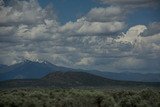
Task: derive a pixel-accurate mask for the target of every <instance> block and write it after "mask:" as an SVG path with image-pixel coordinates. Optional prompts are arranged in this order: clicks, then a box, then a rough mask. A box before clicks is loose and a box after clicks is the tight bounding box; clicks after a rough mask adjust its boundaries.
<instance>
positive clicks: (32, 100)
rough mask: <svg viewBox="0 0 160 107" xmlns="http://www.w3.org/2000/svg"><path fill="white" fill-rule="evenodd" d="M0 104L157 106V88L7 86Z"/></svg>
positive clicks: (15, 106)
mask: <svg viewBox="0 0 160 107" xmlns="http://www.w3.org/2000/svg"><path fill="white" fill-rule="evenodd" d="M0 107H160V91H158V90H153V89H152V90H151V89H142V90H139V91H137V90H101V89H8V90H1V91H0Z"/></svg>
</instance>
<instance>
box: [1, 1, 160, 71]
mask: <svg viewBox="0 0 160 107" xmlns="http://www.w3.org/2000/svg"><path fill="white" fill-rule="evenodd" d="M13 2H14V3H11V4H10V5H7V6H5V5H4V4H3V3H1V2H0V4H1V7H0V8H1V9H0V12H1V13H2V14H0V19H2V20H0V63H4V64H14V63H17V62H20V61H22V60H24V59H30V60H37V59H39V60H47V61H50V62H52V63H54V64H58V65H61V66H67V67H73V68H85V69H97V70H103V71H123V70H129V69H130V70H133V72H138V71H143V72H149V70H152V71H154V72H158V70H159V69H160V67H159V66H158V64H159V63H160V62H159V61H160V33H159V22H154V23H151V24H149V25H136V26H133V27H131V28H128V30H127V28H126V23H125V21H124V20H125V17H123V16H124V14H127V13H125V12H126V11H125V10H124V9H123V8H122V7H119V6H110V7H106V8H104V7H103V8H100V7H99V8H93V9H91V10H90V11H89V12H88V13H86V15H84V16H83V17H82V18H79V19H77V21H75V22H71V21H70V22H67V23H66V24H64V25H60V24H59V22H58V21H57V17H56V15H55V12H54V11H51V10H52V9H51V7H50V6H49V7H45V8H41V7H40V6H39V4H38V2H37V1H34V0H27V1H21V0H20V1H19V0H18V1H13ZM26 15H27V16H26ZM97 16H98V17H97ZM124 29H126V30H127V31H126V32H124V33H123V30H124ZM121 34H122V35H121ZM146 69H148V70H146Z"/></svg>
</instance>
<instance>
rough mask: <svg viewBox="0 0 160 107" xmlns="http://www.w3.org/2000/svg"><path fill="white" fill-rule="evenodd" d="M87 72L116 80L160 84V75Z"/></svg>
mask: <svg viewBox="0 0 160 107" xmlns="http://www.w3.org/2000/svg"><path fill="white" fill-rule="evenodd" d="M86 72H88V73H92V74H95V75H98V76H102V77H105V78H110V79H114V80H125V81H141V82H160V73H146V74H141V73H132V72H120V73H114V72H102V71H96V70H93V71H90V70H88V71H86Z"/></svg>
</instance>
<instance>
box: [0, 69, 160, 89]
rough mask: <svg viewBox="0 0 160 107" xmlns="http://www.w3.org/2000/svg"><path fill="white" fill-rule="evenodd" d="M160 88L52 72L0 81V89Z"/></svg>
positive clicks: (155, 84) (90, 75) (86, 74)
mask: <svg viewBox="0 0 160 107" xmlns="http://www.w3.org/2000/svg"><path fill="white" fill-rule="evenodd" d="M112 86H116V87H118V86H122V87H137V86H143V87H144V86H147V87H148V86H153V87H160V83H151V82H150V83H145V82H130V81H117V80H111V79H107V78H103V77H100V76H96V75H93V74H89V73H86V72H54V73H50V74H48V75H46V76H44V77H43V78H41V79H18V80H8V81H1V82H0V87H1V88H13V87H112Z"/></svg>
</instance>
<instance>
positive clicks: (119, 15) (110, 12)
mask: <svg viewBox="0 0 160 107" xmlns="http://www.w3.org/2000/svg"><path fill="white" fill-rule="evenodd" d="M125 14H126V11H125V10H124V9H123V8H121V7H118V6H110V7H106V8H102V7H99V8H97V7H96V8H92V9H91V10H90V11H89V12H88V14H87V20H89V21H94V22H108V21H122V20H123V19H125Z"/></svg>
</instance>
